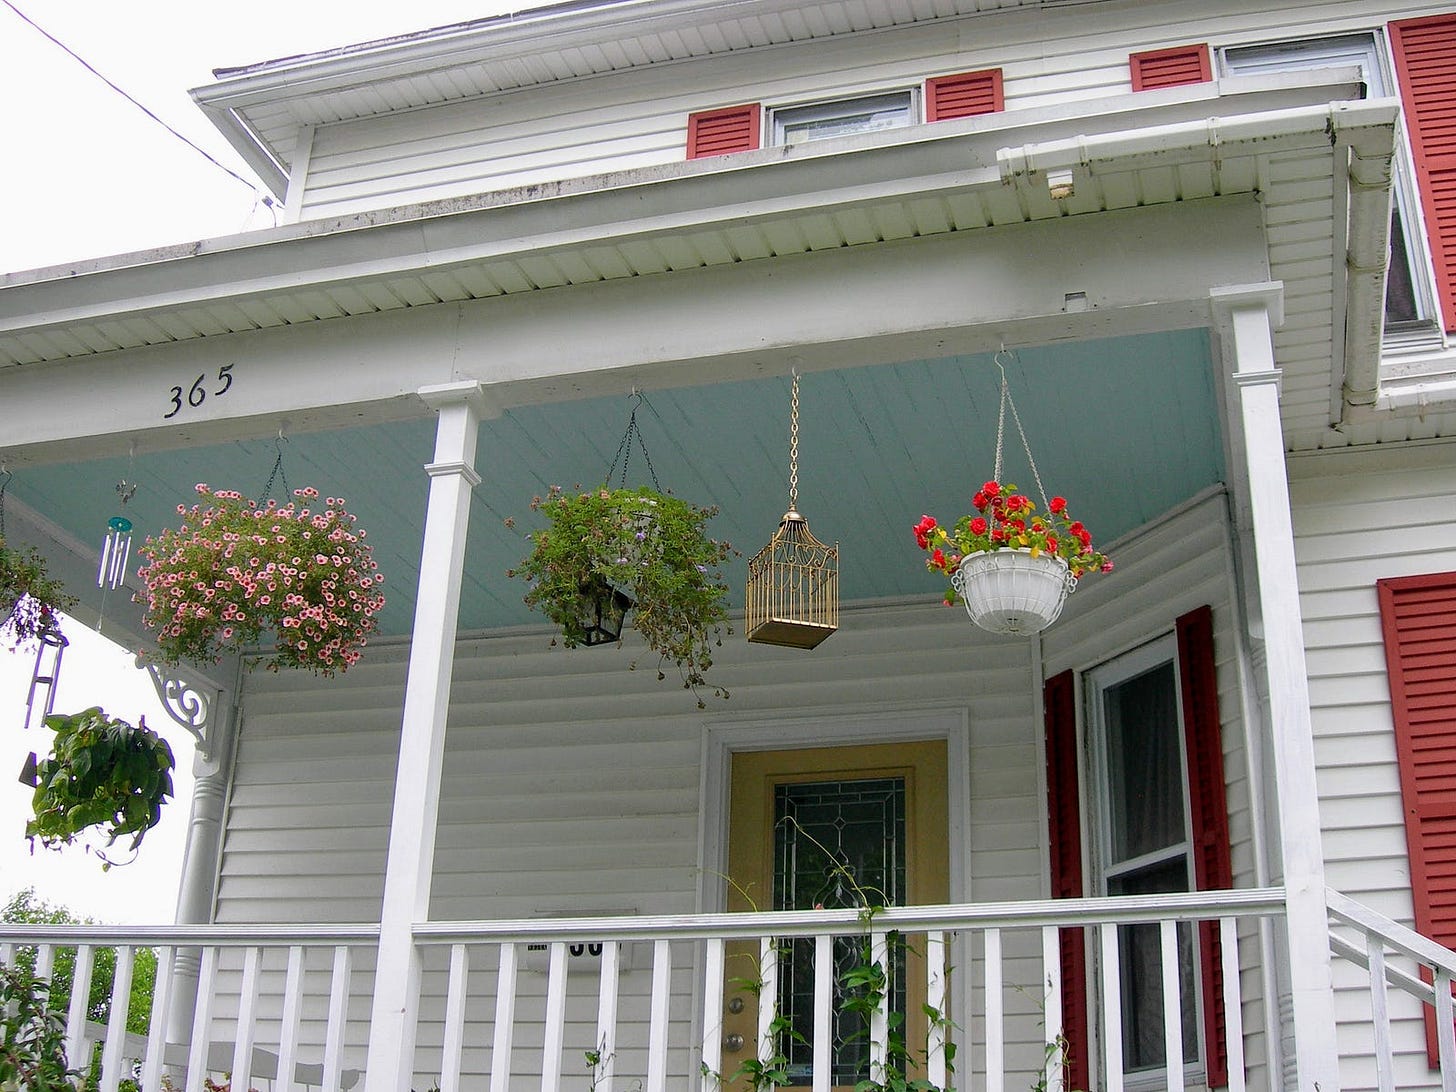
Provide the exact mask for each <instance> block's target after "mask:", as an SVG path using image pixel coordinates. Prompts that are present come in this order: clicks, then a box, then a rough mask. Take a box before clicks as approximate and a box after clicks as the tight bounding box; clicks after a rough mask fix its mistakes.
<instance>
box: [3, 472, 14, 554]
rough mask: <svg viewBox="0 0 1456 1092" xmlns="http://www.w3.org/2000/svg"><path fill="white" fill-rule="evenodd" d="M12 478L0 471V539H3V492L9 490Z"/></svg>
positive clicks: (12, 476) (9, 474)
mask: <svg viewBox="0 0 1456 1092" xmlns="http://www.w3.org/2000/svg"><path fill="white" fill-rule="evenodd" d="M14 477H15V475H14V474H12V473H10V471H8V470H0V539H3V538H4V537H5V490H7V489H9V488H10V482H11V480H12V479H13V478H14Z"/></svg>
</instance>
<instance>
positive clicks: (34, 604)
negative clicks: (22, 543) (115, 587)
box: [0, 538, 76, 649]
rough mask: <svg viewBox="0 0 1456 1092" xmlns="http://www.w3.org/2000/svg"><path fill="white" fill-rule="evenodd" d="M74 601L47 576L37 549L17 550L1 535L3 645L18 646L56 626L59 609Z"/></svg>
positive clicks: (0, 622)
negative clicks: (8, 544)
mask: <svg viewBox="0 0 1456 1092" xmlns="http://www.w3.org/2000/svg"><path fill="white" fill-rule="evenodd" d="M75 603H76V600H75V597H73V596H70V595H67V594H66V593H65V592H64V591H62V590H61V585H60V582H59V581H57V580H53V579H52V578H51V577H49V576H47V575H46V563H45V558H43V557H42V556H41V555H40V552H39V551H38V550H36V549H35V548H34V547H30V548H29V549H24V550H19V549H15V548H14V547H11V546H7V545H6V544H5V539H4V538H0V646H4V647H6V648H11V649H14V648H19V647H20V646H21V645H23V644H27V643H29V642H30V641H34V640H36V639H37V638H38V637H40V635H41V634H42V633H46V632H48V631H50V630H53V629H56V628H57V626H56V612H57V611H59V610H66V609H68V608H70V607H72V606H74V605H75Z"/></svg>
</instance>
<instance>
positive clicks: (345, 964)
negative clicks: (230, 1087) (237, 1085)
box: [239, 944, 380, 1092]
mask: <svg viewBox="0 0 1456 1092" xmlns="http://www.w3.org/2000/svg"><path fill="white" fill-rule="evenodd" d="M353 972H354V953H353V951H351V950H350V948H349V947H348V945H345V944H340V945H338V946H337V947H335V948H334V973H333V977H332V978H331V979H330V981H329V1025H328V1031H327V1032H326V1033H325V1038H324V1088H326V1089H329V1090H330V1092H332V1090H333V1089H335V1088H338V1087H339V1078H340V1077H341V1076H342V1074H343V1071H344V1038H345V1035H346V1034H347V1032H348V1027H349V980H350V979H351V978H352V977H353ZM375 988H376V989H378V988H380V985H379V983H375ZM239 1092H241V1090H239Z"/></svg>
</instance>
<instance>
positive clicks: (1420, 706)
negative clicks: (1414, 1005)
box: [1376, 573, 1456, 1067]
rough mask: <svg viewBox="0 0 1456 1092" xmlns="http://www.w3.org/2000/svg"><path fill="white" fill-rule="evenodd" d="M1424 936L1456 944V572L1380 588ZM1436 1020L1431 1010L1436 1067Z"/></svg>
mask: <svg viewBox="0 0 1456 1092" xmlns="http://www.w3.org/2000/svg"><path fill="white" fill-rule="evenodd" d="M1376 589H1377V591H1378V593H1379V597H1380V621H1381V625H1382V627H1383V629H1384V631H1385V666H1386V671H1387V673H1388V674H1389V678H1390V705H1391V713H1392V715H1393V717H1394V719H1395V753H1396V758H1397V761H1398V763H1399V765H1400V793H1401V800H1402V802H1403V804H1404V806H1405V836H1406V846H1407V848H1408V850H1409V853H1410V877H1411V897H1412V899H1413V900H1414V902H1415V911H1416V931H1417V932H1419V933H1422V934H1424V935H1425V936H1427V937H1429V938H1430V939H1432V940H1434V941H1436V942H1437V943H1439V944H1444V945H1446V946H1447V947H1451V946H1452V945H1453V944H1456V573H1437V574H1435V575H1431V576H1408V577H1398V578H1394V579H1389V580H1381V581H1378V582H1377V583H1376ZM1435 1030H1436V1027H1435V1015H1434V1012H1433V1011H1432V1010H1431V1009H1430V1008H1427V1010H1426V1037H1427V1048H1428V1050H1429V1052H1430V1062H1431V1065H1432V1066H1433V1067H1434V1066H1436V1065H1437V1064H1438V1060H1437V1056H1436V1039H1435Z"/></svg>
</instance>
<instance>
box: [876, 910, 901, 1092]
mask: <svg viewBox="0 0 1456 1092" xmlns="http://www.w3.org/2000/svg"><path fill="white" fill-rule="evenodd" d="M870 962H871V963H873V964H875V965H876V966H878V967H879V968H880V970H881V972H883V974H884V980H883V981H884V987H885V988H884V990H883V991H881V993H880V1000H879V1002H878V1003H877V1004H876V1005H875V1011H874V1012H873V1013H871V1014H870V1076H872V1077H874V1078H875V1079H876V1080H878V1081H883V1080H884V1079H885V1066H886V1065H887V1064H888V1062H889V1057H890V984H891V983H892V982H893V981H894V980H895V974H894V968H893V967H891V966H890V942H889V938H888V937H887V936H886V935H885V933H884V932H883V931H881V930H876V931H875V932H873V933H871V934H870Z"/></svg>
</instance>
